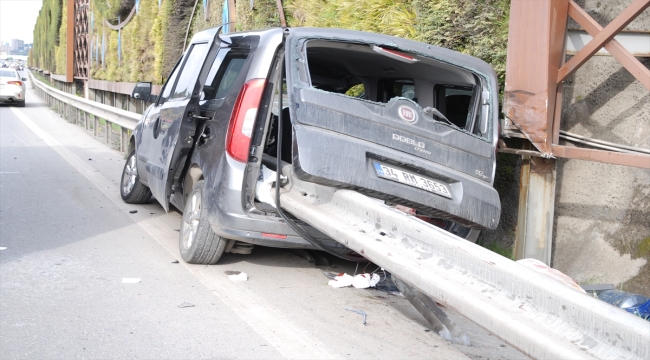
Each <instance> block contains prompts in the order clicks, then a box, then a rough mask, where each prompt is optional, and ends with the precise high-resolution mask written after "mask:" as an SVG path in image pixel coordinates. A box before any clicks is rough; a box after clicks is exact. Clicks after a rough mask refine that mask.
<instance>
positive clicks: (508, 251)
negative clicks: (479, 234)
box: [476, 242, 515, 260]
mask: <svg viewBox="0 0 650 360" xmlns="http://www.w3.org/2000/svg"><path fill="white" fill-rule="evenodd" d="M476 244H477V245H480V246H482V247H484V248H486V249H488V250H490V251H492V252H495V253H497V254H499V255H501V256H503V257H506V258H508V259H510V260H515V252H514V248H513V247H504V246H501V245H499V244H497V243H491V244H483V243H481V242H477V243H476Z"/></svg>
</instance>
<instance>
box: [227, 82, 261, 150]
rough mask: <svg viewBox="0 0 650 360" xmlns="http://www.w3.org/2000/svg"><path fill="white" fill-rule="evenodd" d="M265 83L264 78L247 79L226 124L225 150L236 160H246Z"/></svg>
mask: <svg viewBox="0 0 650 360" xmlns="http://www.w3.org/2000/svg"><path fill="white" fill-rule="evenodd" d="M265 85H266V80H265V79H251V80H248V81H247V82H246V83H245V84H244V87H243V88H242V89H241V91H240V92H239V96H238V97H237V101H236V102H235V107H234V109H233V110H232V116H231V117H230V124H229V125H228V137H227V138H226V151H228V154H230V156H232V157H233V158H234V159H235V160H237V161H240V162H246V161H248V151H249V147H250V145H251V135H252V133H253V126H255V118H256V117H257V108H258V107H259V106H260V101H261V99H262V92H263V91H264V86H265Z"/></svg>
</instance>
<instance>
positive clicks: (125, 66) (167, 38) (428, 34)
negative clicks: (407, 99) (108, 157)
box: [30, 0, 510, 89]
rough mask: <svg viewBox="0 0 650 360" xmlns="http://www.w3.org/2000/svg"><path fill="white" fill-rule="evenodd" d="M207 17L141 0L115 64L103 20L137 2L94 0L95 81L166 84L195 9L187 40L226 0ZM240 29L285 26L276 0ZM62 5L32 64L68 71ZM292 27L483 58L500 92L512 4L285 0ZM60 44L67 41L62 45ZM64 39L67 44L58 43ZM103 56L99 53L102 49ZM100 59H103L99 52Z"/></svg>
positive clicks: (50, 6) (266, 0) (244, 6)
mask: <svg viewBox="0 0 650 360" xmlns="http://www.w3.org/2000/svg"><path fill="white" fill-rule="evenodd" d="M209 1H210V9H209V12H210V14H209V20H208V21H206V20H205V16H204V9H203V1H202V0H199V1H198V3H197V2H196V0H162V7H161V8H159V7H158V0H140V11H139V14H137V15H135V16H134V17H133V18H132V19H131V21H130V22H129V23H128V24H127V25H126V26H125V27H123V28H122V46H121V48H122V61H121V63H120V64H118V62H117V31H114V30H111V29H110V28H108V27H105V26H104V24H103V20H104V19H106V20H107V21H108V22H110V23H111V24H117V22H118V16H121V19H122V20H124V19H125V18H126V16H127V15H128V13H129V12H130V10H131V9H132V8H133V6H134V4H135V0H91V1H90V8H91V11H92V12H93V14H94V18H95V25H94V28H93V29H91V34H90V35H91V39H97V40H99V44H98V45H99V46H101V37H102V31H105V32H106V40H107V44H106V55H105V57H106V64H103V65H102V64H101V63H99V64H98V63H97V62H96V61H93V66H92V69H91V76H92V77H93V78H96V79H103V80H110V81H129V82H136V81H152V82H154V83H157V84H160V83H162V81H163V80H164V77H166V76H168V74H169V72H170V71H171V68H172V67H173V66H174V64H175V63H176V61H177V60H178V58H179V56H180V55H181V53H182V51H183V43H184V42H185V34H186V30H187V24H188V22H189V21H190V16H191V14H192V10H193V9H194V6H195V4H196V10H195V13H194V17H193V18H192V24H191V26H190V31H189V34H188V41H189V38H191V36H192V35H193V34H195V33H197V32H198V31H201V30H203V29H207V28H210V27H214V26H218V25H220V24H221V21H222V20H221V12H222V6H223V1H222V0H209ZM236 3H237V5H236V13H237V22H236V24H235V26H234V27H235V29H237V30H238V31H242V30H253V29H263V28H269V27H274V26H279V25H280V17H279V13H278V9H277V5H276V0H255V2H254V7H253V8H252V9H251V7H250V2H249V1H237V2H236ZM62 4H63V2H62V0H43V8H42V9H41V12H40V13H39V17H38V19H37V23H36V26H35V29H34V48H33V50H32V53H31V54H30V64H31V65H32V66H36V67H40V68H45V69H48V70H50V71H52V72H56V73H62V72H63V71H65V31H66V27H65V22H63V23H62V22H61V18H62V14H63V11H62ZM283 4H284V8H285V15H286V17H287V22H288V24H289V25H290V26H311V27H338V28H344V29H353V30H361V31H370V32H376V33H383V34H388V35H393V36H400V37H403V38H409V39H415V40H418V41H422V42H425V43H429V44H432V45H437V46H442V47H445V48H449V49H452V50H456V51H460V52H462V53H465V54H468V55H472V56H475V57H478V58H480V59H483V60H485V61H486V62H488V63H489V64H491V65H492V67H493V68H494V69H495V71H496V73H497V75H498V77H499V82H500V85H501V89H503V84H504V83H503V81H504V77H505V65H506V54H507V42H508V18H509V10H510V0H285V1H284V3H283ZM60 39H61V41H60ZM60 42H61V43H62V44H60ZM100 53H101V51H100ZM100 57H101V55H100Z"/></svg>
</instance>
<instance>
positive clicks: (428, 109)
mask: <svg viewBox="0 0 650 360" xmlns="http://www.w3.org/2000/svg"><path fill="white" fill-rule="evenodd" d="M422 112H423V113H424V115H427V116H429V117H431V119H433V116H434V115H435V116H437V117H438V118H439V119H442V120H444V121H445V122H446V123H447V124H449V125H451V126H453V127H455V128H456V129H459V130H460V128H459V127H458V126H457V125H456V124H454V123H453V122H451V121H449V119H447V118H446V117H445V116H444V115H442V113H441V112H440V111H438V109H436V108H434V107H431V106H427V107H425V108H424V109H422ZM434 120H435V119H434Z"/></svg>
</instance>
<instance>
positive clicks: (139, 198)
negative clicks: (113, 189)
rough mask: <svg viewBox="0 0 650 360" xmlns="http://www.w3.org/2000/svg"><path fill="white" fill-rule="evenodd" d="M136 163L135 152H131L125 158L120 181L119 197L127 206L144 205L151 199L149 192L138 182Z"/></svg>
mask: <svg viewBox="0 0 650 360" xmlns="http://www.w3.org/2000/svg"><path fill="white" fill-rule="evenodd" d="M136 163H137V159H136V157H135V150H133V151H131V153H130V154H129V156H128V157H127V158H126V164H124V170H122V179H121V180H120V195H122V200H124V202H125V203H127V204H144V203H147V202H149V199H151V190H149V188H148V187H146V186H145V185H143V184H142V183H141V182H140V174H138V167H137V166H136Z"/></svg>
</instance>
